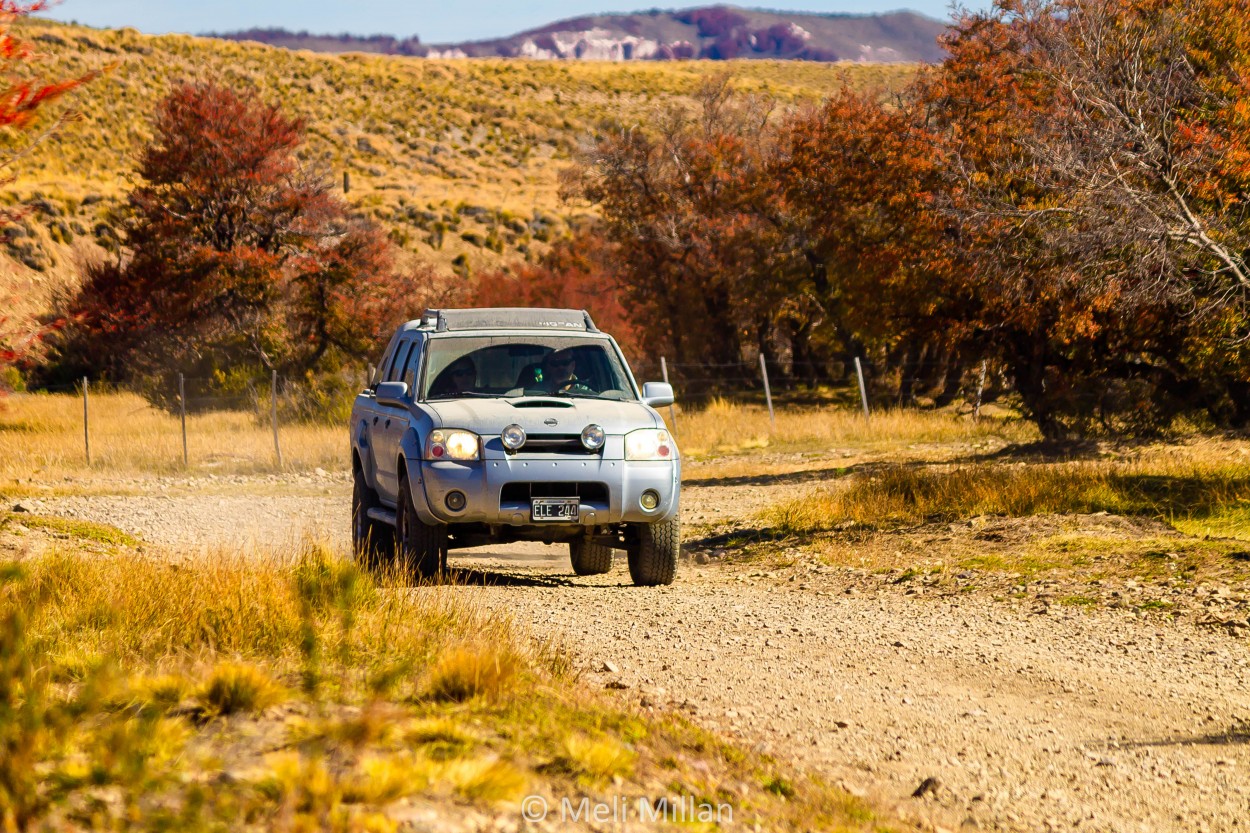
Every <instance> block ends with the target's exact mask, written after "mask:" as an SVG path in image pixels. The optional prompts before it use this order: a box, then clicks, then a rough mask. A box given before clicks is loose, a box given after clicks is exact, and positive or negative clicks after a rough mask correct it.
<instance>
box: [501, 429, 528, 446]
mask: <svg viewBox="0 0 1250 833" xmlns="http://www.w3.org/2000/svg"><path fill="white" fill-rule="evenodd" d="M499 440H500V442H502V443H503V447H504V448H506V449H508V450H509V451H516V450H517V449H518V448H520V447H521V446H523V445H525V429H524V428H522V427H521V426H519V425H509V426H508V427H507V428H505V429H503V431H502V432H500V434H499Z"/></svg>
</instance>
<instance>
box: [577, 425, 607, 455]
mask: <svg viewBox="0 0 1250 833" xmlns="http://www.w3.org/2000/svg"><path fill="white" fill-rule="evenodd" d="M607 439H608V435H607V434H605V433H603V429H602V428H600V427H599V426H598V425H587V426H586V427H585V428H583V429H582V445H583V446H584V447H585V448H586V450H587V451H598V450H599V449H601V448H603V444H604V443H605V442H606V441H607Z"/></svg>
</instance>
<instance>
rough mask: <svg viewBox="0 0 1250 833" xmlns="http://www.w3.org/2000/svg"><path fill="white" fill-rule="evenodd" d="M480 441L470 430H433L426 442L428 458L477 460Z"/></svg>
mask: <svg viewBox="0 0 1250 833" xmlns="http://www.w3.org/2000/svg"><path fill="white" fill-rule="evenodd" d="M478 447H479V441H478V438H477V434H473V433H470V432H468V431H444V430H438V431H431V432H430V438H429V440H428V441H426V444H425V459H427V460H476V459H478Z"/></svg>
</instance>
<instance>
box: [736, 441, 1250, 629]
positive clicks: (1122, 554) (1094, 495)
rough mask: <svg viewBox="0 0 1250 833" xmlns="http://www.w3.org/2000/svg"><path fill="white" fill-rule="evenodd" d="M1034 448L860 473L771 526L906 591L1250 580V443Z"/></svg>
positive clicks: (784, 511)
mask: <svg viewBox="0 0 1250 833" xmlns="http://www.w3.org/2000/svg"><path fill="white" fill-rule="evenodd" d="M1030 448H1033V449H1036V447H1035V446H1025V447H1023V448H1017V449H1010V448H1009V449H1007V450H1006V451H1004V452H1000V453H999V454H998V455H988V456H987V457H982V458H981V459H979V460H978V459H975V458H974V459H973V460H971V461H963V462H957V463H951V462H942V461H938V462H934V461H932V460H929V461H926V460H924V459H918V458H915V459H912V460H910V461H899V460H898V459H895V460H892V461H887V462H875V463H867V464H863V465H858V466H854V467H851V468H849V469H847V470H846V471H845V472H843V473H842V476H841V477H839V478H837V479H835V480H833V481H831V482H827V483H826V484H825V485H824V486H822V487H820V488H817V489H813V490H812V491H810V492H809V493H807V494H805V495H803V496H801V497H798V498H792V499H788V500H785V501H782V502H780V503H778V504H776V505H774V506H772V507H769V508H768V509H766V510H764V511H763V512H762V513H761V515H760V518H759V519H760V521H761V523H762V525H763V527H764V528H766V529H767V530H768V531H769V534H770V535H772V536H776V537H778V538H781V539H783V540H785V541H787V542H789V543H790V544H792V545H797V546H798V547H799V548H800V549H802V550H804V551H808V552H811V553H813V554H816V555H817V556H818V557H820V558H822V559H824V560H825V561H827V562H829V563H832V564H837V565H839V566H844V567H853V568H856V569H868V570H872V571H877V572H892V573H894V574H897V575H898V576H901V579H900V580H910V579H913V578H914V579H919V578H923V577H928V580H930V581H931V582H934V583H938V582H940V581H949V580H950V579H951V578H952V577H953V576H955V575H956V574H961V575H962V576H963V578H964V580H965V583H966V584H967V583H977V582H980V581H984V580H986V578H987V577H990V578H992V577H995V576H997V577H1000V578H1002V577H1005V578H1008V579H1011V580H1012V581H1020V580H1023V581H1038V580H1053V579H1070V580H1075V581H1081V582H1098V581H1101V580H1105V579H1114V580H1125V579H1131V580H1137V581H1145V582H1151V583H1154V584H1156V585H1159V586H1165V585H1166V586H1169V587H1189V588H1192V587H1196V586H1199V585H1201V584H1203V583H1216V584H1221V583H1222V584H1237V585H1240V584H1243V583H1244V582H1246V581H1250V552H1247V550H1250V442H1247V441H1246V440H1244V439H1241V438H1235V437H1230V438H1211V437H1190V438H1188V439H1182V440H1177V441H1175V442H1173V443H1156V444H1149V445H1137V446H1119V447H1117V446H1108V447H1103V448H1097V447H1093V448H1087V449H1085V450H1084V453H1076V454H1073V455H1071V456H1067V457H1066V458H1065V457H1064V456H1062V455H1059V454H1056V453H1055V452H1054V450H1050V453H1049V454H1047V453H1044V452H1045V450H1044V449H1043V450H1040V451H1039V450H1034V451H1030ZM976 456H977V457H980V455H976ZM995 458H997V459H995ZM963 571H974V572H971V573H969V572H963ZM976 576H979V577H980V578H977V577H976ZM1073 598H1075V596H1074V597H1073ZM1083 598H1084V597H1083ZM1156 601H1157V600H1156ZM1091 603H1092V602H1091ZM1159 606H1160V609H1166V608H1168V607H1170V603H1164V602H1159Z"/></svg>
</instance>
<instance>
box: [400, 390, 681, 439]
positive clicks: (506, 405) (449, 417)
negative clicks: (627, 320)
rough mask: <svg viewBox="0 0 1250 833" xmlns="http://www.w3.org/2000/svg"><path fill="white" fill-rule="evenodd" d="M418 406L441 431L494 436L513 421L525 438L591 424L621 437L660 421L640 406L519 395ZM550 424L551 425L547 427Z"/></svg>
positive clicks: (659, 424)
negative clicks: (446, 429)
mask: <svg viewBox="0 0 1250 833" xmlns="http://www.w3.org/2000/svg"><path fill="white" fill-rule="evenodd" d="M424 406H425V407H426V408H428V409H429V410H430V411H432V412H433V413H434V414H435V415H436V416H437V420H436V421H437V423H438V424H440V425H442V426H443V427H446V428H464V429H465V430H468V431H474V432H476V433H479V434H484V435H489V434H498V433H499V432H500V431H501V430H503V429H504V428H505V427H507V426H509V425H512V424H513V423H516V424H517V425H519V426H521V427H522V428H524V429H525V433H526V434H580V433H581V431H582V429H583V428H585V427H586V426H587V425H590V424H592V423H593V424H595V425H598V426H600V427H601V428H603V430H604V432H605V433H607V434H626V433H628V432H630V431H633V430H635V429H637V428H662V427H663V426H664V422H663V420H661V419H660V418H659V416H658V415H656V413H655V411H653V410H652V409H651V408H648V407H647V406H646V405H644V404H642V403H641V402H637V401H634V402H620V401H614V400H610V399H577V398H572V397H568V398H562V397H546V396H525V397H517V398H512V399H446V400H438V401H435V402H426V403H424ZM550 420H555V424H554V425H552V424H550Z"/></svg>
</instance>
